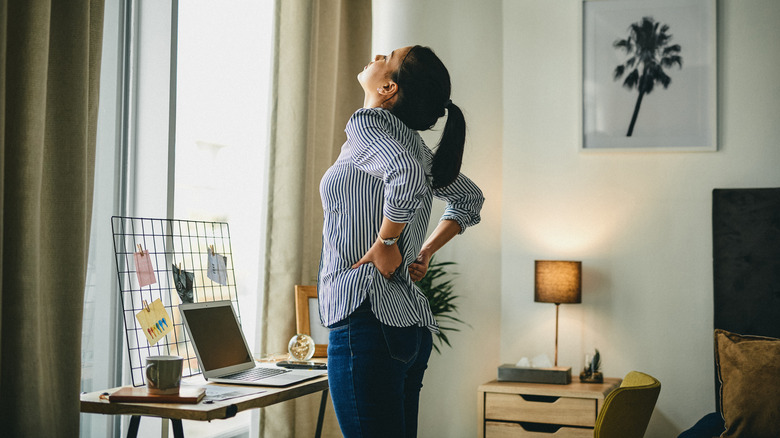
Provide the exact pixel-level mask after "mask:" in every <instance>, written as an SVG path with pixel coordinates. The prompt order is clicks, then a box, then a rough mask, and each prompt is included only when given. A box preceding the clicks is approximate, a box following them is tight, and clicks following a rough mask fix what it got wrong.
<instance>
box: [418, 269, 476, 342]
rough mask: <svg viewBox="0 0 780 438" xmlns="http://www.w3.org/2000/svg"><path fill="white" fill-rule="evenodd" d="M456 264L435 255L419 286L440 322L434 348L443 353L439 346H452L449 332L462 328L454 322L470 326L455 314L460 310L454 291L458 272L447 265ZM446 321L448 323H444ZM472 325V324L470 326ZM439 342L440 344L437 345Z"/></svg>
mask: <svg viewBox="0 0 780 438" xmlns="http://www.w3.org/2000/svg"><path fill="white" fill-rule="evenodd" d="M454 265H456V263H455V262H439V261H438V260H435V257H431V259H430V261H429V262H428V271H427V273H426V274H425V277H423V278H422V279H421V280H420V281H418V282H417V287H419V288H420V290H421V291H422V293H423V294H424V295H425V297H426V298H428V303H429V304H430V306H431V312H433V316H434V317H435V318H436V321H437V322H438V323H439V333H438V334H437V336H436V342H434V344H433V348H434V349H435V350H436V352H437V353H441V349H440V348H439V346H444V345H447V346H448V347H451V346H452V345H451V344H450V340H449V338H448V337H447V333H448V332H459V331H460V328H458V327H453V326H452V324H462V325H467V326H469V325H468V324H467V323H466V322H464V321H463V320H461V319H460V318H458V317H457V316H455V314H456V313H457V312H458V306H457V304H456V303H455V301H456V300H457V298H458V295H456V294H455V292H454V287H455V285H454V283H453V280H454V278H452V277H454V276H457V275H458V274H457V273H456V272H449V271H448V270H447V269H445V268H447V267H451V266H454ZM444 323H446V324H447V325H444ZM469 327H470V326H469ZM437 343H438V345H437Z"/></svg>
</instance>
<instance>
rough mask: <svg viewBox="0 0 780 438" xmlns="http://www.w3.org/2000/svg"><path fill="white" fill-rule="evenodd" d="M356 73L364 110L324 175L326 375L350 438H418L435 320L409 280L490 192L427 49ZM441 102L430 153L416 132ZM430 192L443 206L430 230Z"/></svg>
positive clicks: (383, 59) (472, 218) (472, 219)
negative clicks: (474, 170)
mask: <svg viewBox="0 0 780 438" xmlns="http://www.w3.org/2000/svg"><path fill="white" fill-rule="evenodd" d="M358 82H359V83H360V85H361V86H362V87H363V91H364V93H365V98H364V101H363V108H362V109H360V110H358V111H357V112H355V114H354V115H353V116H352V117H351V118H350V120H349V122H348V123H347V128H346V132H347V142H346V143H345V144H344V146H343V147H342V149H341V154H340V155H339V157H338V159H337V160H336V162H335V163H334V164H333V166H332V167H331V168H330V169H328V171H327V172H326V173H325V175H324V176H323V178H322V181H321V182H320V195H321V196H322V205H323V209H324V212H325V221H324V227H323V244H322V259H321V262H320V273H319V281H318V291H319V302H320V317H321V319H322V322H323V324H324V325H325V326H327V327H329V328H330V329H331V330H330V337H329V344H328V380H329V383H330V391H331V397H332V399H333V405H334V407H335V410H336V416H337V418H338V420H339V425H340V427H341V431H342V433H343V434H344V436H345V437H347V438H351V437H371V438H374V437H384V436H387V437H402V436H408V437H413V436H416V434H417V410H418V401H419V394H420V388H421V387H422V378H423V372H424V371H425V368H426V367H427V362H428V357H429V356H430V353H431V346H432V336H431V333H432V332H436V331H437V330H438V328H437V325H436V321H435V320H434V317H433V314H432V313H431V310H430V306H429V304H428V301H427V299H426V298H425V296H424V295H423V294H422V293H421V292H420V290H419V289H418V288H417V287H416V286H415V285H414V282H415V281H418V280H420V279H421V278H422V277H423V276H424V275H425V273H426V271H427V269H428V261H429V260H430V258H431V256H432V255H433V253H435V252H436V251H437V250H438V249H439V248H441V247H442V246H443V245H444V244H445V243H447V242H448V241H449V240H450V239H452V238H453V237H454V236H455V235H457V234H459V233H462V232H463V231H464V230H465V229H466V227H468V226H471V225H475V224H477V223H478V222H479V220H480V217H479V212H480V209H481V207H482V202H483V200H484V198H483V196H482V192H481V191H480V190H479V188H478V187H477V186H476V185H475V184H474V183H473V182H471V181H470V180H469V179H468V178H466V177H465V176H463V175H461V174H460V165H461V159H462V156H463V144H464V141H465V132H466V124H465V121H464V119H463V113H461V111H460V109H459V108H458V107H457V106H456V105H455V104H453V103H452V101H450V78H449V73H448V72H447V69H446V68H445V67H444V65H443V64H442V62H441V61H440V60H439V58H438V57H436V55H435V54H434V53H433V51H432V50H431V49H429V48H427V47H421V46H414V47H404V48H401V49H397V50H394V51H393V52H392V53H390V55H389V56H383V55H377V56H376V57H375V59H374V61H373V62H371V63H370V64H368V65H367V66H366V67H365V68H364V69H363V71H362V72H360V74H358ZM445 110H446V111H445ZM445 112H446V113H447V114H448V115H447V123H446V125H445V128H444V132H443V134H442V138H441V140H440V143H439V146H438V148H437V150H436V153H435V154H433V153H432V152H431V151H430V150H429V149H428V147H427V146H426V145H425V143H424V142H423V140H422V138H421V137H420V135H419V134H418V132H417V131H418V130H427V129H430V128H432V127H433V125H434V124H435V123H436V121H437V120H438V119H439V118H440V117H442V116H444V115H445ZM434 196H436V197H437V198H440V199H443V200H445V201H446V203H447V206H446V209H445V212H444V215H443V216H442V218H441V221H440V222H439V225H438V226H437V227H436V229H435V230H434V231H433V233H432V234H431V236H430V237H429V238H428V239H427V240H426V239H425V233H426V230H427V227H428V221H429V218H430V213H431V202H432V198H433V197H434ZM423 241H424V242H423Z"/></svg>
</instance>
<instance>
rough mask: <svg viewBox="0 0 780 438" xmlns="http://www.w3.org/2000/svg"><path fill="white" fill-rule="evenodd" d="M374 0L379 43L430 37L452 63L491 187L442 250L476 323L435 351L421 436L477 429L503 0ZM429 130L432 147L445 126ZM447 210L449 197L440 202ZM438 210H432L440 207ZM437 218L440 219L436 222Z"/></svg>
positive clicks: (497, 146)
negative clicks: (472, 223)
mask: <svg viewBox="0 0 780 438" xmlns="http://www.w3.org/2000/svg"><path fill="white" fill-rule="evenodd" d="M454 3H455V2H452V1H448V0H426V1H424V2H420V1H417V0H374V2H373V8H374V20H373V21H374V32H373V33H374V49H375V51H376V52H379V53H389V52H390V51H391V50H393V49H395V48H398V47H404V46H407V45H414V44H420V45H425V46H430V47H431V48H432V49H433V50H434V51H435V52H436V53H437V54H438V55H439V57H440V58H441V59H442V61H443V62H444V64H445V65H446V66H447V68H448V70H449V72H450V76H451V80H452V87H453V92H452V101H453V102H454V103H455V104H457V105H459V106H460V107H461V108H462V109H463V111H464V113H465V116H466V122H467V125H468V138H467V144H466V152H465V155H464V164H463V172H464V173H465V174H466V175H468V176H469V177H470V178H472V179H473V180H474V181H475V182H476V183H477V184H478V185H479V186H480V187H481V188H482V190H483V191H484V192H485V194H486V197H487V201H486V203H485V206H484V209H483V212H482V223H481V224H480V225H477V226H476V227H474V228H471V229H468V230H467V231H466V232H465V233H464V234H463V235H461V236H459V237H457V238H455V239H454V240H453V241H452V242H451V243H450V244H448V245H447V246H445V247H444V248H443V249H442V250H441V251H440V252H439V254H438V257H440V259H441V260H451V261H455V262H457V263H458V265H457V270H458V271H459V272H460V275H459V276H458V278H457V280H456V288H457V292H458V293H459V295H460V298H459V300H458V301H457V302H458V304H459V306H460V309H461V310H460V315H459V316H460V317H461V318H462V319H463V320H464V321H466V322H468V323H469V324H470V325H471V327H464V328H463V330H462V331H461V332H460V333H455V334H453V335H451V337H450V341H451V343H452V345H453V348H447V347H444V348H443V349H442V354H440V355H439V354H437V353H435V352H434V353H433V356H432V357H431V360H430V362H429V368H428V371H427V373H426V376H425V380H424V382H423V385H424V388H423V390H422V397H421V408H420V422H419V427H420V429H419V430H420V433H419V436H421V437H432V438H437V437H473V436H476V433H477V393H476V388H477V386H479V384H481V383H483V382H486V381H488V380H490V379H492V378H495V374H496V364H497V363H498V352H499V324H498V315H499V303H500V291H501V287H500V283H499V281H500V278H501V277H500V248H501V240H500V223H501V208H502V203H501V166H500V157H501V154H502V151H501V148H502V141H501V135H502V116H501V99H502V97H501V95H502V93H501V73H502V67H501V44H502V43H501V2H500V0H490V1H484V0H483V1H479V2H476V1H467V0H459V1H458V2H457V3H456V7H452V6H451V5H453V4H454ZM431 134H432V135H425V139H426V142H427V143H428V144H429V145H430V146H433V145H435V144H436V142H437V141H438V137H439V136H440V135H441V131H440V130H437V131H436V132H433V133H431ZM437 206H438V208H439V210H438V211H439V214H440V213H441V205H437ZM436 214H437V213H436V210H434V215H436ZM434 222H435V221H434Z"/></svg>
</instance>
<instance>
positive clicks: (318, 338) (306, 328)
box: [295, 285, 328, 357]
mask: <svg viewBox="0 0 780 438" xmlns="http://www.w3.org/2000/svg"><path fill="white" fill-rule="evenodd" d="M319 315H320V313H319V298H318V297H317V286H303V285H295V326H296V330H297V331H298V333H299V334H301V333H302V334H305V335H309V336H311V337H312V339H314V356H313V357H328V329H327V327H325V326H323V325H322V322H320V316H319Z"/></svg>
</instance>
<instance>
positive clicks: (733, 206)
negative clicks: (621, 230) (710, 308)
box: [712, 188, 780, 409]
mask: <svg viewBox="0 0 780 438" xmlns="http://www.w3.org/2000/svg"><path fill="white" fill-rule="evenodd" d="M712 254H713V274H714V289H715V290H714V304H715V309H714V312H715V327H714V328H720V329H724V330H728V331H730V332H734V333H739V334H743V335H760V336H770V337H773V338H780V188H767V189H715V190H713V192H712ZM719 395H720V382H718V379H717V372H716V374H715V396H716V398H718V397H719ZM716 406H717V407H718V409H719V406H720V403H719V401H718V400H716Z"/></svg>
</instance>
